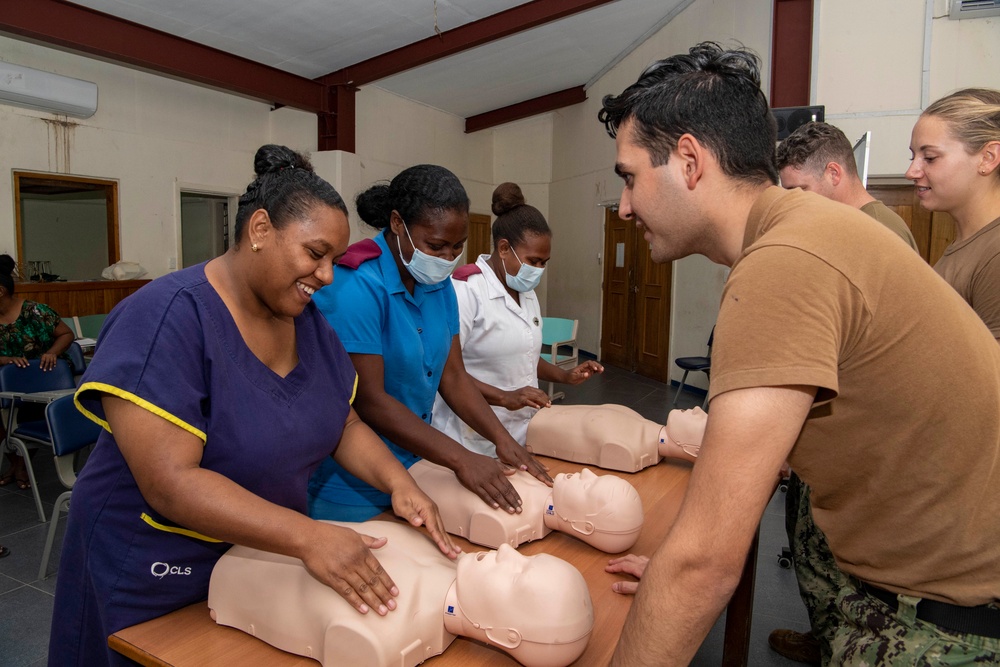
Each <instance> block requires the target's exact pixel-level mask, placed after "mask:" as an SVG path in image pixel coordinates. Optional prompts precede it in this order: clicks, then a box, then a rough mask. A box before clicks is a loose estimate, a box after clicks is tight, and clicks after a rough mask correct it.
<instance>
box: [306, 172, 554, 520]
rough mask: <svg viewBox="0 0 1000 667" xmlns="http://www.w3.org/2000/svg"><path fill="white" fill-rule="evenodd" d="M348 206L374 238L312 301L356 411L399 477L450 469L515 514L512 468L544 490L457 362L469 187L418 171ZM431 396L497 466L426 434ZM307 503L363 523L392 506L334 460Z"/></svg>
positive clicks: (318, 511)
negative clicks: (334, 344) (340, 349)
mask: <svg viewBox="0 0 1000 667" xmlns="http://www.w3.org/2000/svg"><path fill="white" fill-rule="evenodd" d="M356 203H357V209H358V215H359V216H360V217H361V219H362V220H364V221H365V222H366V223H367V224H368V225H369V226H371V227H373V228H375V229H377V230H380V233H379V234H378V235H377V236H376V237H375V238H374V239H366V240H364V241H360V242H358V243H355V244H354V245H352V246H351V247H350V249H349V250H348V251H347V253H346V254H345V256H344V257H343V258H341V259H340V260H339V261H338V263H337V280H336V281H334V283H333V284H332V285H331V286H330V287H326V288H324V289H321V290H320V291H318V292H317V293H316V297H315V298H316V305H317V306H319V309H320V310H321V311H323V313H324V314H325V315H326V317H327V319H328V320H329V322H330V324H332V325H333V328H334V329H336V331H337V334H338V335H339V336H340V338H341V340H343V341H344V347H346V348H347V351H348V353H350V355H351V361H353V362H354V367H355V368H356V369H357V371H358V395H357V399H356V400H355V402H354V406H355V409H357V411H358V414H359V415H361V418H362V419H364V420H365V421H366V422H368V424H370V425H371V427H372V428H374V429H375V430H376V431H377V432H378V434H379V435H381V436H382V440H383V441H385V443H386V444H387V445H388V446H389V448H390V449H391V450H392V452H393V454H395V455H396V458H398V459H399V460H400V461H401V462H402V463H403V465H404V466H406V467H407V468H409V467H410V466H411V465H413V464H414V463H416V462H417V461H418V460H420V459H421V458H426V459H429V460H430V461H432V462H434V463H437V464H439V465H443V466H445V467H447V468H450V469H451V470H454V471H455V474H456V475H457V476H458V479H459V481H461V483H462V485H463V486H465V487H466V488H468V489H469V490H470V491H473V492H474V493H475V494H476V495H477V496H479V498H481V499H482V500H483V501H484V502H486V503H487V504H488V505H491V506H492V507H499V508H502V509H503V510H505V511H508V512H517V511H520V504H521V502H520V498H519V497H518V495H517V492H516V491H515V490H514V487H513V486H511V483H510V482H509V481H508V479H507V476H506V475H505V474H504V473H505V471H509V468H508V466H509V467H513V468H520V469H522V470H527V471H528V472H530V473H531V474H532V475H534V476H535V477H537V478H539V479H540V480H542V481H543V482H545V483H547V484H551V483H552V480H551V478H549V476H548V475H547V474H546V473H545V468H544V467H543V466H542V465H541V464H540V463H538V462H537V461H535V459H534V457H532V456H531V454H529V453H528V452H527V451H525V449H524V447H521V446H520V445H519V444H518V443H517V442H516V441H515V440H514V439H513V438H511V436H510V434H509V433H508V432H507V431H506V430H505V429H504V427H503V426H502V425H501V424H500V422H499V421H497V418H496V416H495V415H494V414H493V412H492V411H491V410H490V407H489V405H487V403H486V401H485V400H483V396H482V394H480V393H479V391H478V390H477V389H476V386H475V385H474V384H473V381H472V378H471V377H470V376H469V374H468V373H467V372H466V370H465V365H464V363H463V360H462V349H461V347H460V345H459V337H458V306H457V305H456V303H455V290H454V288H453V287H452V284H451V281H449V280H448V277H449V276H450V275H451V272H452V271H453V270H454V269H455V266H456V265H457V264H458V262H459V258H460V256H461V254H462V250H463V248H464V246H465V241H466V238H467V237H468V235H469V197H468V195H467V194H466V192H465V188H464V187H462V183H461V182H460V181H459V180H458V178H457V177H456V176H455V175H454V174H453V173H451V172H450V171H448V170H447V169H445V168H444V167H439V166H436V165H428V164H423V165H417V166H415V167H410V168H409V169H405V170H403V171H402V172H401V173H399V174H398V175H396V177H395V178H393V179H392V181H391V182H389V183H381V184H377V185H374V186H372V187H370V188H369V189H367V190H365V191H364V192H362V193H361V194H359V195H358V197H357V200H356ZM438 392H440V394H441V396H443V397H444V400H445V401H446V402H447V403H448V405H450V406H451V408H452V409H453V410H454V411H455V413H456V414H458V415H459V416H460V417H461V418H462V419H463V420H464V421H465V422H466V423H467V424H469V425H470V426H472V427H473V428H475V429H476V431H477V432H479V433H480V434H482V436H483V437H484V438H486V439H487V440H488V441H490V442H491V443H492V444H494V445H495V446H496V456H497V458H492V456H484V455H482V454H479V453H475V452H471V451H469V450H467V449H465V448H464V447H462V446H461V445H460V444H459V443H457V442H455V441H454V440H453V439H451V438H449V437H447V436H445V435H444V434H443V433H441V432H440V431H438V430H436V429H435V428H434V427H432V426H431V423H432V414H433V407H434V397H435V395H436V394H437V393H438ZM498 459H499V460H498ZM309 496H310V498H309V513H310V515H311V516H312V517H314V518H316V519H333V520H339V521H365V520H367V519H370V518H372V517H373V516H375V515H376V514H378V513H379V512H381V511H383V510H384V509H385V508H386V507H387V504H388V497H387V496H386V495H385V494H383V493H381V492H379V491H378V490H377V489H373V488H372V487H371V486H370V485H368V484H365V483H364V482H361V481H359V480H358V479H357V478H355V477H354V476H352V475H350V474H348V473H347V472H346V471H345V470H344V469H343V468H342V467H340V466H339V465H337V463H336V462H335V461H330V460H327V461H324V462H323V465H322V466H320V469H319V470H318V471H317V472H316V474H315V475H313V477H312V479H311V480H310V482H309Z"/></svg>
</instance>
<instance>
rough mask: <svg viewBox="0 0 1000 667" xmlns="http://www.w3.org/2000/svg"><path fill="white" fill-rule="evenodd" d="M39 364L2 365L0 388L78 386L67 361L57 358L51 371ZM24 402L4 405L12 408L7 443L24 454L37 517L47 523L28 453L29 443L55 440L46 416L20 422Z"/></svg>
mask: <svg viewBox="0 0 1000 667" xmlns="http://www.w3.org/2000/svg"><path fill="white" fill-rule="evenodd" d="M38 364H39V360H38V359H31V360H30V361H29V362H28V366H27V368H21V367H20V366H17V365H14V364H9V365H7V366H3V367H0V391H2V392H16V393H20V394H34V393H37V392H42V391H54V390H58V389H74V388H76V381H75V380H74V378H73V370H72V369H71V368H70V365H69V364H68V363H67V362H66V361H65V360H63V359H59V360H57V361H56V367H55V368H54V369H52V370H51V371H43V370H42V369H41V368H39V365H38ZM23 403H24V402H23V401H21V400H20V399H18V398H14V399H9V401H8V400H5V401H4V406H5V407H8V404H9V410H10V413H9V416H8V417H7V443H8V444H9V445H12V446H13V447H14V449H15V450H16V451H17V453H18V454H20V455H21V456H23V457H24V464H25V468H27V470H28V481H29V482H30V483H31V493H32V495H33V496H34V497H35V508H36V509H37V510H38V520H39V521H41V522H42V523H44V522H45V510H44V509H43V508H42V499H41V496H39V495H38V484H36V483H35V471H34V469H33V468H32V467H31V457H30V456H29V455H28V446H27V444H26V443H28V442H32V443H38V444H43V445H47V446H51V445H52V441H51V440H50V438H49V427H48V425H47V424H46V423H45V420H44V419H35V420H32V421H27V422H18V419H17V412H18V408H19V407H20V406H21V405H23Z"/></svg>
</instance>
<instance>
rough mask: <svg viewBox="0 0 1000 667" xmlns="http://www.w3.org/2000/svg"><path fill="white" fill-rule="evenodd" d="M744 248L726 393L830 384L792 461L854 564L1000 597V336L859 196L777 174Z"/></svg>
mask: <svg viewBox="0 0 1000 667" xmlns="http://www.w3.org/2000/svg"><path fill="white" fill-rule="evenodd" d="M744 248H745V250H744V253H743V255H742V256H741V258H740V259H739V260H738V261H737V262H736V264H734V266H733V269H732V273H731V275H730V277H729V280H728V281H727V284H726V288H725V290H724V292H723V297H722V306H721V309H720V312H719V319H718V324H717V326H716V329H715V346H714V348H713V350H712V382H711V384H710V393H711V395H712V396H715V395H718V394H721V393H723V392H727V391H731V390H734V389H740V388H747V387H758V386H778V385H811V386H815V387H817V388H818V392H817V398H816V403H815V404H814V406H813V409H812V410H811V412H810V413H809V416H808V419H807V420H806V422H805V425H804V426H803V429H802V432H801V434H800V435H799V439H798V441H797V442H796V444H795V446H794V448H793V449H792V452H791V455H790V457H789V461H790V463H791V465H792V467H793V468H794V469H795V470H796V472H798V474H799V475H800V476H801V477H802V479H803V480H805V482H806V483H807V484H809V486H810V487H811V488H812V496H811V502H812V510H813V516H814V518H815V520H816V523H817V525H819V527H820V528H821V529H822V530H823V532H824V533H825V534H826V536H827V539H828V541H829V544H830V548H831V551H832V552H833V554H834V556H835V557H836V559H837V563H838V564H839V565H840V567H841V568H842V569H843V570H844V571H845V572H848V573H849V574H852V575H854V576H856V577H858V578H860V579H862V580H864V581H867V582H870V583H872V584H875V585H877V586H881V587H883V588H886V589H889V590H892V591H897V592H903V593H908V594H911V595H917V596H920V597H926V598H933V599H939V600H944V601H949V602H954V603H957V604H962V605H976V604H983V603H987V602H992V601H997V600H1000V345H997V344H996V342H995V341H994V340H993V339H992V338H991V337H990V335H989V332H987V331H986V329H985V328H984V327H983V326H982V323H981V322H979V320H978V318H977V317H976V314H975V313H974V312H973V311H972V310H971V309H970V308H969V307H968V305H967V304H966V303H965V302H964V301H962V299H961V298H960V297H959V296H958V294H957V293H956V292H955V291H954V290H953V289H951V288H950V287H949V286H948V284H947V283H945V282H944V281H943V280H941V279H940V278H939V277H938V276H937V275H936V274H935V273H934V271H933V269H931V267H930V266H928V265H927V264H926V263H925V262H924V261H923V260H922V259H921V258H920V257H919V255H917V254H916V253H914V252H913V251H912V250H910V249H909V248H907V247H906V246H905V245H904V244H901V243H899V241H898V239H897V238H896V237H895V236H894V235H892V234H891V233H889V232H888V231H887V230H886V229H885V228H883V227H881V226H879V225H872V224H871V220H870V219H869V218H868V217H867V216H865V214H864V213H862V212H860V211H858V210H856V209H854V210H852V209H849V208H847V207H844V206H842V205H839V204H836V203H834V202H830V201H828V200H825V199H822V198H819V197H814V196H809V195H808V194H807V193H803V192H801V191H798V190H790V191H788V190H782V189H781V188H778V187H773V188H769V189H768V190H766V191H765V192H764V193H763V194H762V195H761V196H760V197H759V198H758V200H757V201H756V202H755V204H754V206H753V208H752V210H751V212H750V216H749V219H748V223H747V229H746V237H745V239H744Z"/></svg>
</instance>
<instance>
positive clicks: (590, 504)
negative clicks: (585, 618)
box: [409, 459, 643, 553]
mask: <svg viewBox="0 0 1000 667" xmlns="http://www.w3.org/2000/svg"><path fill="white" fill-rule="evenodd" d="M409 471H410V475H412V476H413V479H414V480H416V482H417V485H418V486H419V487H420V488H421V490H422V491H423V492H424V493H426V494H427V495H429V496H430V497H431V500H433V501H434V502H435V503H436V504H437V506H438V511H439V512H440V513H441V518H442V519H443V521H444V525H445V530H447V531H448V532H449V533H452V534H453V535H458V536H459V537H464V538H465V539H467V540H469V541H470V542H474V543H476V544H482V545H483V546H487V547H490V548H493V549H495V548H497V547H499V546H500V545H501V544H509V545H510V546H512V547H517V546H519V545H521V544H524V543H525V542H530V541H532V540H537V539H540V538H542V537H545V536H546V535H548V534H549V533H550V532H551V531H553V530H556V531H559V532H563V533H566V534H568V535H571V536H573V537H576V538H578V539H580V540H582V541H583V542H586V543H587V544H589V545H591V546H593V547H596V548H598V549H601V550H602V551H607V552H608V553H619V552H622V551H625V550H626V549H629V548H630V547H631V546H632V545H633V544H635V542H636V540H638V539H639V532H640V531H641V529H642V521H643V512H642V499H641V498H640V497H639V494H638V493H637V492H636V490H635V488H634V487H633V486H632V485H631V484H629V483H628V482H627V481H625V480H623V479H621V478H620V477H616V476H614V475H604V476H600V477H598V476H597V475H594V473H592V472H590V471H589V470H587V469H584V470H583V471H582V472H580V473H573V474H570V475H567V474H565V473H562V474H559V475H556V477H555V480H554V484H553V487H552V488H549V487H548V486H546V485H545V484H543V483H542V482H540V481H538V480H537V479H535V478H534V477H532V476H531V475H529V474H528V473H526V472H524V471H517V472H516V473H514V474H513V475H511V476H510V477H508V478H507V479H509V480H510V482H511V485H512V486H513V487H514V489H515V490H516V491H517V493H518V494H519V495H520V496H521V501H522V504H521V512H520V513H519V514H510V513H508V512H504V511H502V510H499V509H494V508H491V507H490V506H489V505H487V504H486V503H484V502H483V501H482V500H481V499H480V498H479V497H478V496H477V495H476V494H474V493H472V492H471V491H469V490H468V489H466V488H465V487H464V486H462V484H461V483H460V482H459V481H458V478H457V477H456V476H455V473H454V472H453V471H451V470H449V469H448V468H444V467H442V466H439V465H436V464H434V463H431V462H430V461H427V460H426V459H425V460H422V461H418V462H417V463H415V464H413V465H412V466H410V468H409Z"/></svg>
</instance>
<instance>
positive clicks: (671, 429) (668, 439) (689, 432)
mask: <svg viewBox="0 0 1000 667" xmlns="http://www.w3.org/2000/svg"><path fill="white" fill-rule="evenodd" d="M707 423H708V413H707V412H705V411H704V410H702V409H701V408H699V407H694V408H690V409H687V410H671V411H670V414H669V415H667V424H666V426H664V428H663V430H662V431H661V432H660V445H659V450H660V456H670V457H674V458H689V457H690V459H691V460H693V459H696V458H698V452H699V451H700V450H701V441H702V439H703V438H704V437H705V425H706V424H707Z"/></svg>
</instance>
